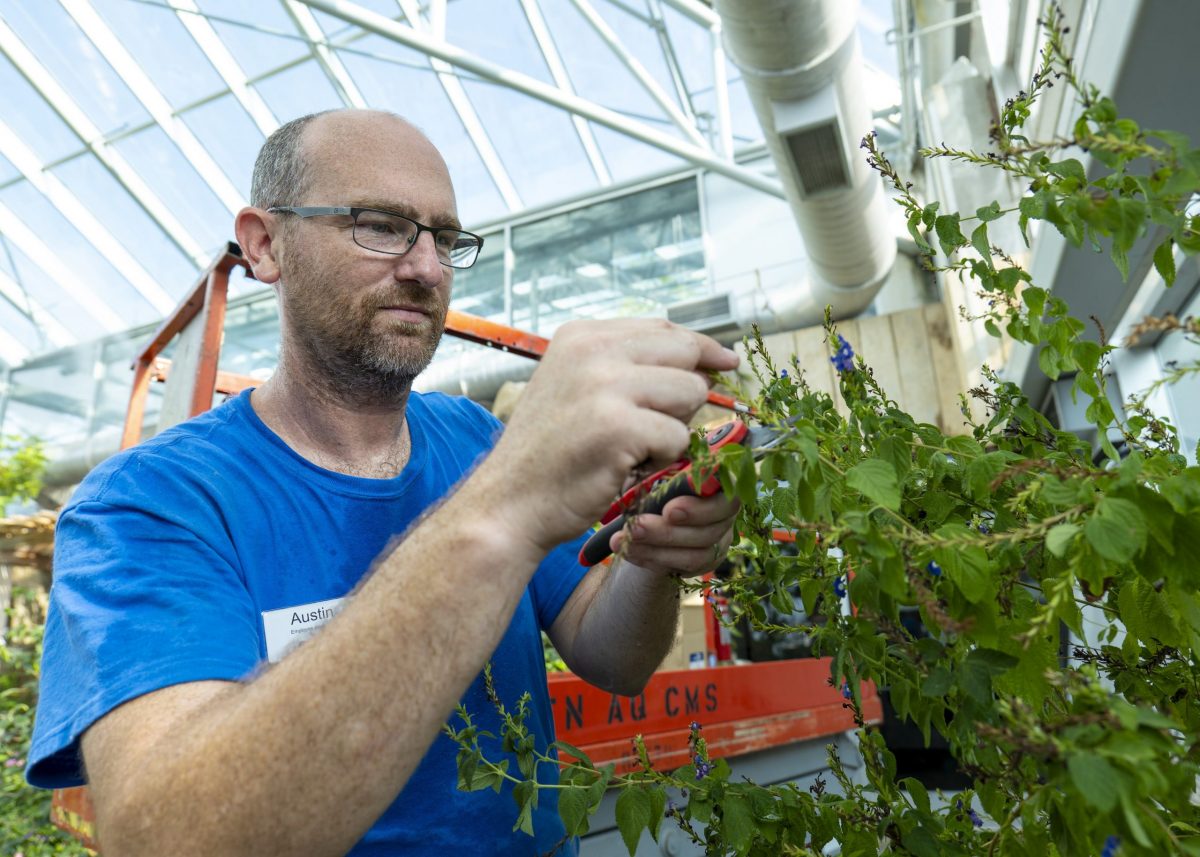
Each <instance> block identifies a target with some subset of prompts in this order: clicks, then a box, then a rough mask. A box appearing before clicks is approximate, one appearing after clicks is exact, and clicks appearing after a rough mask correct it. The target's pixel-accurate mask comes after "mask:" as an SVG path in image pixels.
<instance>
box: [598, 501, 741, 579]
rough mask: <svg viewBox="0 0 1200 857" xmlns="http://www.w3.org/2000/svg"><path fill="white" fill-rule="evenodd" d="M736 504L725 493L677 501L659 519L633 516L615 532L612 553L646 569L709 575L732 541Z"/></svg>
mask: <svg viewBox="0 0 1200 857" xmlns="http://www.w3.org/2000/svg"><path fill="white" fill-rule="evenodd" d="M738 506H739V504H738V501H737V500H732V499H727V498H726V497H725V495H724V494H720V493H718V494H715V495H713V496H712V497H676V498H675V499H674V500H672V501H671V502H670V503H668V504H667V505H666V506H665V507H664V508H663V513H662V514H661V515H637V516H636V517H634V519H633V521H632V523H630V524H627V525H626V527H625V529H624V530H622V531H621V532H619V533H617V534H615V535H614V536H613V537H612V541H611V542H609V546H610V547H611V548H612V550H613V553H614V554H616V555H617V556H620V557H622V558H623V559H624V560H625V561H626V562H628V563H631V564H633V565H636V566H640V567H641V568H644V569H647V570H649V571H654V572H658V573H660V574H664V575H678V576H682V577H690V576H693V575H698V574H704V573H705V572H709V571H712V570H713V569H715V568H716V567H717V566H718V565H720V564H721V562H722V561H723V560H724V559H725V554H726V553H727V552H728V551H729V544H730V542H731V541H732V539H733V521H734V518H735V517H737V512H738Z"/></svg>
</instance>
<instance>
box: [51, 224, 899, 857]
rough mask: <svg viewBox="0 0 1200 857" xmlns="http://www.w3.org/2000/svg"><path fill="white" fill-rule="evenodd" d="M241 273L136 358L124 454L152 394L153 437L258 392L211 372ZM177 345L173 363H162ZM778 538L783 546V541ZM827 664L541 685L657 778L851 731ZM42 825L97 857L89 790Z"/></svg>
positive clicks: (566, 733)
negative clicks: (645, 754) (698, 751)
mask: <svg viewBox="0 0 1200 857" xmlns="http://www.w3.org/2000/svg"><path fill="white" fill-rule="evenodd" d="M239 266H240V267H242V268H245V269H246V271H247V274H248V275H249V272H250V268H249V264H248V263H247V262H246V260H245V258H244V257H243V256H242V252H241V248H239V247H238V246H237V245H236V244H234V243H232V242H231V243H230V244H228V245H227V247H226V249H225V251H224V252H223V253H222V254H221V256H220V257H219V258H218V259H217V260H216V261H214V262H213V263H212V264H211V265H210V266H209V267H208V269H207V270H206V271H204V272H203V273H202V274H201V275H200V278H199V280H198V281H197V283H196V285H195V286H193V288H192V290H191V292H190V293H189V294H188V296H187V297H186V298H184V300H183V301H182V302H181V303H180V304H179V306H178V307H176V309H175V311H174V312H173V313H172V314H171V315H170V317H168V318H167V319H166V320H165V321H164V322H163V323H162V324H161V325H160V326H159V328H158V330H156V331H155V332H154V335H153V336H152V337H151V338H150V341H149V342H148V343H147V344H146V347H145V348H143V349H142V351H141V353H139V354H138V356H137V357H136V358H134V361H133V372H134V377H133V390H132V392H131V393H130V397H129V408H128V410H127V412H126V417H125V428H124V432H123V434H122V439H121V448H122V449H125V448H128V447H130V446H133V445H134V444H136V443H137V442H138V441H139V440H141V439H142V432H143V423H144V420H145V413H146V399H147V397H148V395H149V391H150V384H151V382H163V381H166V380H167V378H168V377H170V378H171V380H172V383H171V384H168V385H166V387H165V388H164V390H165V392H164V395H163V406H162V410H161V411H160V416H159V422H158V426H157V429H156V430H157V431H161V430H162V429H164V428H166V427H168V426H170V425H173V424H174V423H177V422H182V421H183V420H185V419H188V418H190V417H193V416H196V415H197V414H201V413H203V412H204V411H206V410H208V409H209V408H211V407H212V401H213V396H214V394H216V393H222V394H227V395H230V394H236V393H239V392H241V391H242V390H245V389H247V388H249V387H254V386H256V385H258V384H259V383H261V382H260V381H259V380H258V379H255V378H251V377H248V376H245V375H236V374H232V373H228V372H222V371H221V370H220V369H219V368H218V361H219V358H220V352H221V340H222V336H223V332H224V324H225V307H226V303H227V299H228V293H229V275H230V273H231V272H232V271H233V269H234V268H236V267H239ZM446 333H447V334H449V335H451V336H455V337H458V338H460V339H466V340H468V341H470V342H475V343H478V344H481V345H486V346H489V347H492V348H497V349H500V350H502V351H507V352H510V353H513V354H519V355H521V356H523V357H529V358H531V359H533V360H538V359H540V358H541V357H542V355H543V354H545V353H546V348H547V347H548V346H549V344H550V342H549V340H547V339H545V338H543V337H541V336H537V335H536V334H533V333H528V332H526V331H523V330H518V329H516V328H512V327H507V326H505V325H502V324H498V323H496V322H493V321H489V320H487V319H485V318H480V317H478V316H473V315H469V314H467V313H463V312H457V311H454V310H450V311H449V312H448V313H447V315H446ZM176 337H178V338H179V339H178V341H177V342H176V346H175V357H174V359H173V360H166V359H164V358H162V357H160V356H159V355H160V354H161V353H162V351H163V350H164V349H165V348H166V347H167V345H168V344H170V343H171V342H172V341H173V340H175V338H176ZM189 381H190V383H189ZM708 401H709V402H710V403H712V404H714V405H717V406H719V407H723V408H726V409H728V410H730V411H735V412H737V413H743V414H745V413H749V408H747V407H746V406H745V405H743V404H742V403H740V402H738V401H736V400H735V399H733V398H731V397H729V396H725V395H722V394H720V393H715V392H710V393H709V396H708ZM778 537H779V538H780V539H783V540H787V539H788V538H790V536H789V535H788V534H787V533H786V532H780V533H779V534H778ZM720 630H721V629H720V624H719V622H718V621H717V619H716V617H715V614H714V616H713V617H711V618H710V621H709V622H708V623H707V625H706V656H707V657H708V658H711V657H712V656H715V655H716V653H718V652H722V654H724V650H725V649H726V648H727V647H726V646H724V645H723V644H722V643H721V640H720ZM830 661H831V659H830V658H805V659H798V660H785V661H770V662H765V663H749V664H746V663H736V664H735V663H722V664H719V665H717V666H711V665H709V663H710V661H709V660H708V659H706V660H705V662H704V665H703V666H701V667H699V668H693V669H678V670H660V671H659V672H657V673H655V674H654V676H653V677H651V679H650V682H649V683H648V685H647V686H646V689H645V690H644V691H643V692H642V693H641V694H640V695H638V696H637V697H623V696H616V695H615V694H611V693H607V692H605V691H602V690H599V689H598V688H596V687H593V686H592V685H590V684H588V683H587V682H585V681H583V679H581V678H579V677H577V676H575V675H573V674H571V673H550V674H549V675H548V676H547V679H548V682H549V687H550V701H551V704H552V708H553V713H554V724H555V729H556V731H557V734H558V737H559V738H562V739H563V740H565V741H568V742H569V743H571V744H573V745H575V746H576V747H579V748H580V749H582V750H583V751H584V752H586V753H587V754H588V755H589V756H590V758H591V759H592V761H593V762H594V763H596V764H598V765H601V764H608V763H609V762H613V763H615V765H616V768H617V771H618V772H623V771H627V770H631V769H633V768H635V767H636V765H637V759H636V758H635V756H634V754H633V751H632V748H631V745H630V738H632V737H633V736H634V735H637V734H640V735H642V736H643V738H644V740H645V743H646V747H647V750H648V751H649V754H650V758H651V760H653V761H654V763H655V764H657V765H659V766H661V767H663V768H673V767H677V766H679V765H682V764H686V763H687V761H688V736H689V734H690V724H691V723H692V722H693V721H697V722H700V723H702V724H703V726H704V737H705V740H706V741H707V743H708V747H709V750H710V751H711V752H712V754H713V755H714V756H726V757H728V756H737V755H741V754H743V753H749V752H752V751H755V750H764V749H769V748H771V747H775V746H781V745H784V744H790V743H793V742H796V741H803V740H808V739H814V738H820V737H823V736H828V735H834V734H837V733H839V732H844V731H846V730H847V729H852V728H854V727H855V722H854V715H853V712H852V711H851V710H850V707H849V706H848V705H847V703H846V700H845V699H843V698H842V694H841V691H840V689H838V688H834V687H832V686H831V684H830ZM862 714H863V717H864V719H865V720H866V722H868V723H879V722H881V721H882V718H883V707H882V703H881V700H880V698H879V695H878V693H877V692H876V689H875V687H874V686H873V685H871V684H870V683H867V682H864V683H863V687H862ZM50 816H51V821H53V823H54V824H56V825H57V826H58V827H61V828H63V829H64V830H66V831H68V832H70V833H71V834H73V835H74V836H76V837H77V838H78V839H80V840H81V841H82V842H83V844H84V845H86V846H87V847H88V848H92V849H96V848H98V845H97V843H96V838H95V827H94V819H95V814H94V811H93V809H92V804H91V800H90V799H89V798H88V795H87V789H86V788H74V789H59V790H56V791H55V793H54V799H53V802H52V805H51V810H50Z"/></svg>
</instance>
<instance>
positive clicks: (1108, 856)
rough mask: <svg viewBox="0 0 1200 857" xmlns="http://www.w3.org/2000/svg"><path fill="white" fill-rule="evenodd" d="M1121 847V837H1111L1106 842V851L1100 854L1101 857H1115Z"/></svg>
mask: <svg viewBox="0 0 1200 857" xmlns="http://www.w3.org/2000/svg"><path fill="white" fill-rule="evenodd" d="M1120 847H1121V837H1120V836H1109V837H1108V838H1107V839H1105V840H1104V850H1103V851H1101V852H1100V857H1113V855H1114V854H1116V853H1117V849H1118V848H1120Z"/></svg>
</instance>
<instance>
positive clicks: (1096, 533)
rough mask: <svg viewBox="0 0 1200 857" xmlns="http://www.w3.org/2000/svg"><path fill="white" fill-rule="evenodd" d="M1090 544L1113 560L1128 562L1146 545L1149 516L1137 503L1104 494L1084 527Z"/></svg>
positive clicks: (1103, 555) (1099, 552)
mask: <svg viewBox="0 0 1200 857" xmlns="http://www.w3.org/2000/svg"><path fill="white" fill-rule="evenodd" d="M1083 532H1084V535H1085V536H1086V537H1087V540H1088V544H1090V545H1091V546H1092V549H1093V550H1095V551H1096V553H1098V554H1100V556H1102V557H1104V558H1105V559H1108V560H1112V561H1113V562H1128V561H1129V560H1131V559H1133V557H1134V556H1135V555H1137V553H1138V551H1140V550H1141V549H1142V548H1143V547H1145V545H1146V535H1147V528H1146V519H1145V518H1144V517H1143V516H1142V512H1141V510H1140V509H1139V508H1138V507H1137V505H1136V504H1134V503H1132V502H1131V501H1129V500H1122V499H1121V498H1119V497H1105V498H1103V499H1102V500H1101V501H1100V502H1099V503H1098V504H1097V505H1096V512H1095V514H1093V515H1092V516H1091V517H1090V518H1088V521H1087V523H1086V524H1084V527H1083Z"/></svg>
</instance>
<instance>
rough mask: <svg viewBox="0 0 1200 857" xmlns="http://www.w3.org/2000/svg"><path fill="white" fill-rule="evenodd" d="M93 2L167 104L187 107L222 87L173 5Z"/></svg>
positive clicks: (112, 0)
mask: <svg viewBox="0 0 1200 857" xmlns="http://www.w3.org/2000/svg"><path fill="white" fill-rule="evenodd" d="M92 5H93V6H95V7H96V11H98V12H99V13H100V15H101V16H102V17H103V18H104V20H105V21H106V22H107V23H108V26H109V27H110V28H111V29H112V31H113V32H114V33H115V34H116V35H117V37H118V38H119V39H120V40H121V43H122V44H123V45H124V46H125V49H126V50H128V51H129V52H130V53H131V54H133V58H134V59H135V60H137V62H138V64H139V65H140V66H141V67H142V70H143V71H145V72H146V74H148V75H149V76H150V78H151V80H153V81H154V84H155V86H157V87H158V89H159V91H161V92H162V94H163V96H165V97H166V99H167V101H169V102H170V103H171V106H173V107H175V108H177V109H178V108H180V107H185V106H186V105H188V104H191V103H192V102H193V101H196V100H198V99H200V98H203V97H205V96H207V95H211V94H212V93H214V92H219V91H221V90H222V89H224V88H225V82H224V81H223V80H221V76H220V75H219V74H217V71H216V69H214V68H213V67H212V64H211V63H210V62H209V61H208V58H207V57H206V56H205V54H204V51H203V50H201V48H200V46H199V45H197V44H196V41H195V39H193V38H192V36H191V34H190V33H188V31H187V29H186V28H185V27H184V26H183V24H182V22H180V20H179V18H178V17H177V16H176V14H175V12H174V10H172V9H169V8H167V7H165V6H163V7H159V8H155V6H156V5H157V4H153V3H130V2H129V0H92Z"/></svg>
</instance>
